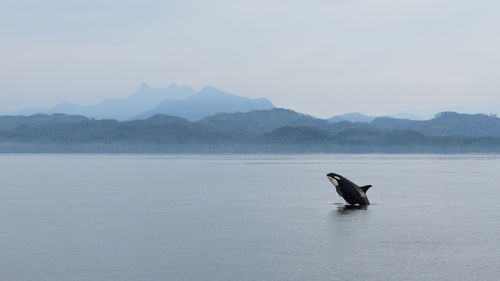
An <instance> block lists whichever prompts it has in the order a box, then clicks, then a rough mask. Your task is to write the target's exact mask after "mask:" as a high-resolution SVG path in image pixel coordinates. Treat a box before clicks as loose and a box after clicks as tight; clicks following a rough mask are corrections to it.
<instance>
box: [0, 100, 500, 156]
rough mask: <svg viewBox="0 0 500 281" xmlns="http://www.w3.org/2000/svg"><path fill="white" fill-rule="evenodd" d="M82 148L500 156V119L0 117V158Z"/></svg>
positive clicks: (271, 113)
mask: <svg viewBox="0 0 500 281" xmlns="http://www.w3.org/2000/svg"><path fill="white" fill-rule="evenodd" d="M7 144H8V145H7ZM82 145H83V146H88V145H104V146H105V147H106V149H110V148H112V147H118V146H126V147H134V148H130V149H131V151H135V150H137V148H141V147H152V148H151V151H156V150H158V149H159V150H162V149H164V148H169V150H168V151H169V152H177V151H179V152H181V151H182V152H189V151H193V152H199V151H209V152H218V151H219V152H220V151H223V152H254V151H255V152H273V151H274V152H500V119H498V118H497V117H495V116H488V115H481V114H476V115H469V114H458V113H452V112H445V113H441V114H438V115H437V116H436V117H435V118H433V119H431V120H427V121H410V120H402V119H393V118H377V119H375V120H373V121H372V122H371V123H361V122H355V123H351V122H347V121H342V122H336V123H331V122H328V121H326V120H322V119H317V118H314V117H312V116H309V115H304V114H299V113H297V112H294V111H291V110H286V109H271V110H257V111H251V112H248V113H232V114H217V115H213V116H210V117H207V118H204V119H202V120H200V121H196V122H192V121H189V120H187V119H184V118H180V117H175V116H168V115H155V116H153V117H150V118H148V119H144V120H134V121H122V122H119V121H116V120H95V119H89V118H86V117H82V116H70V115H64V114H55V115H40V114H39V115H33V116H29V117H14V116H0V151H4V152H5V151H9V149H10V148H11V147H17V148H18V150H20V151H23V148H22V147H27V146H29V147H37V149H40V148H48V147H50V149H47V150H48V151H54V152H57V151H58V149H62V148H60V147H72V148H74V150H76V151H79V150H78V147H80V146H82ZM6 147H7V148H6ZM19 147H21V148H19ZM58 147H59V148H58ZM160 148H161V149H160ZM37 149H34V151H37ZM106 149H103V150H104V151H106ZM18 150H16V151H18ZM86 151H87V150H86ZM92 151H93V150H92V149H90V152H92Z"/></svg>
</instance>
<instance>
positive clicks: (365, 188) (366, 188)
mask: <svg viewBox="0 0 500 281" xmlns="http://www.w3.org/2000/svg"><path fill="white" fill-rule="evenodd" d="M370 187H372V185H371V184H369V185H365V186H362V187H360V188H361V190H363V192H364V193H366V191H368V188H370Z"/></svg>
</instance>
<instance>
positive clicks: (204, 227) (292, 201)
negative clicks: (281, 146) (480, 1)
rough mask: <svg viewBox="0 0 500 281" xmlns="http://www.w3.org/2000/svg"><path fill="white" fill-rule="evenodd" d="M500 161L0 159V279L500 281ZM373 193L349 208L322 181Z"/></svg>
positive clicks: (196, 157) (140, 157) (164, 157)
mask: <svg viewBox="0 0 500 281" xmlns="http://www.w3.org/2000/svg"><path fill="white" fill-rule="evenodd" d="M499 167H500V156H496V155H493V156H492V155H460V156H453V155H447V156H441V155H85V154H78V155H65V154H57V155H30V154H24V155H8V154H3V155H0V169H1V171H2V184H1V185H0V192H1V196H0V224H1V227H0V264H1V275H2V279H3V280H11V281H15V280H189V281H193V280H353V279H357V280H398V281H399V280H497V279H498V274H500V235H499V233H500V206H499V205H498V202H499V199H498V198H499V197H500V190H499V185H498V182H499V181H500V174H499V173H498V168H499ZM328 172H336V173H339V174H341V175H343V176H345V177H347V178H348V179H350V180H352V181H354V182H355V183H357V184H360V185H361V184H362V185H364V184H372V185H373V187H372V188H371V189H370V190H369V191H368V192H367V194H368V197H369V199H370V201H371V203H372V205H371V206H368V207H367V208H348V207H346V206H345V205H344V202H343V199H342V198H340V197H338V195H337V194H336V192H335V190H334V188H333V186H332V185H331V184H330V182H329V181H328V180H327V178H326V174H327V173H328Z"/></svg>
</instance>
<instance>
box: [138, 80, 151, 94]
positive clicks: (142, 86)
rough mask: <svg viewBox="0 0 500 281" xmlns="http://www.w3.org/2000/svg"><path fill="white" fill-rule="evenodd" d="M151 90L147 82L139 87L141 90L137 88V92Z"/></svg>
mask: <svg viewBox="0 0 500 281" xmlns="http://www.w3.org/2000/svg"><path fill="white" fill-rule="evenodd" d="M149 88H151V87H150V86H149V85H148V84H147V83H146V82H142V83H141V85H139V88H137V91H136V92H138V91H142V90H146V89H149Z"/></svg>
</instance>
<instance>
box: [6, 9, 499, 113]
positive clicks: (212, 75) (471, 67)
mask: <svg viewBox="0 0 500 281" xmlns="http://www.w3.org/2000/svg"><path fill="white" fill-rule="evenodd" d="M499 11H500V2H499V1H487V0H476V1H462V0H325V1H322V0H308V1H294V0H288V1H277V0H265V1H261V0H252V1H237V0H218V1H209V0H203V1H189V0H180V1H167V0H163V1H128V0H121V1H109V0H84V1H69V0H64V1H52V0H45V1H38V0H37V1H23V0H14V1H13V0H0V108H1V109H9V110H11V109H18V108H21V107H27V106H41V107H51V106H54V105H55V104H57V103H59V102H61V101H69V102H73V103H78V104H92V103H97V102H99V101H102V100H103V99H105V98H109V97H125V96H128V95H130V94H131V93H132V92H133V91H134V90H135V89H136V88H137V87H138V86H139V84H140V83H141V82H146V83H148V84H150V85H151V86H154V87H161V86H168V85H170V84H172V83H177V84H187V85H191V86H192V87H194V88H195V89H196V90H198V89H200V88H201V87H203V86H204V85H213V86H215V87H218V88H220V89H222V90H225V91H227V92H231V93H235V94H238V95H242V96H248V97H267V98H269V99H270V100H271V101H272V102H273V103H274V104H275V105H276V106H279V107H286V108H291V109H294V110H296V111H300V112H304V113H309V114H313V115H315V116H318V117H329V116H331V115H336V114H340V113H346V112H352V111H358V112H363V113H366V114H370V115H383V114H390V113H395V112H398V111H407V110H417V111H429V112H433V111H439V110H442V109H446V108H457V107H463V108H473V109H481V108H488V107H491V106H496V105H500V17H499V16H498V14H499ZM498 113H500V112H498Z"/></svg>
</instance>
